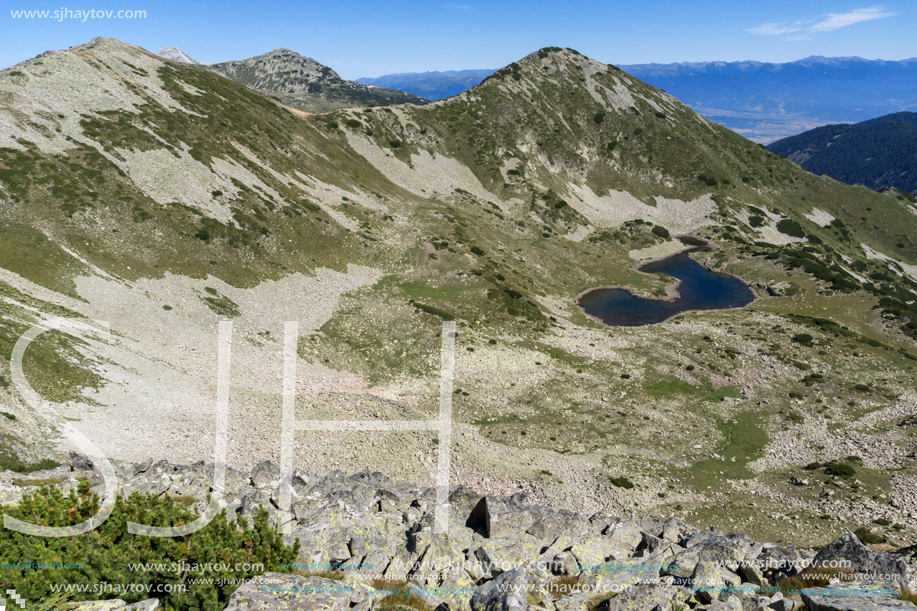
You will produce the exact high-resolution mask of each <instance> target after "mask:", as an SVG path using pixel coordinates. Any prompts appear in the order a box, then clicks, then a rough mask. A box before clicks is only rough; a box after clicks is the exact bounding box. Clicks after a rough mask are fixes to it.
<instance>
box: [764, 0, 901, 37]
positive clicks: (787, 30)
mask: <svg viewBox="0 0 917 611" xmlns="http://www.w3.org/2000/svg"><path fill="white" fill-rule="evenodd" d="M897 14H898V13H895V12H892V11H889V10H887V9H886V8H885V7H883V6H871V7H868V8H858V9H853V10H852V11H848V12H846V13H828V14H827V15H822V16H821V17H820V18H819V19H811V20H809V21H797V22H795V23H763V24H761V25H759V26H757V27H754V28H751V29H749V30H748V32H750V33H752V34H760V35H765V36H783V35H786V34H794V35H793V36H790V37H789V38H790V39H792V40H808V39H809V38H811V36H812V35H813V34H817V33H820V32H833V31H834V30H839V29H841V28H846V27H848V26H851V25H855V24H857V23H861V22H863V21H872V20H874V19H884V18H886V17H893V16H894V15H897Z"/></svg>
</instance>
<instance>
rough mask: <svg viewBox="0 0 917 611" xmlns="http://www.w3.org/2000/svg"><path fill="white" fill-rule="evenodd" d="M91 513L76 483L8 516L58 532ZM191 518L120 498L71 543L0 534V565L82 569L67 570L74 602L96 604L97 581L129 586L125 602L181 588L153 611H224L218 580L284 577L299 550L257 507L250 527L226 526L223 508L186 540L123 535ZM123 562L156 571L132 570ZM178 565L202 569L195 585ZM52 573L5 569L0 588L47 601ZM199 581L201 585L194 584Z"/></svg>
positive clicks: (91, 499) (162, 502) (166, 503)
mask: <svg viewBox="0 0 917 611" xmlns="http://www.w3.org/2000/svg"><path fill="white" fill-rule="evenodd" d="M98 507H99V499H98V496H97V495H95V494H92V493H91V491H90V484H89V483H88V482H82V483H80V485H79V489H78V491H74V492H73V493H71V494H70V495H69V496H64V494H63V493H62V492H61V491H60V490H58V489H56V488H51V487H43V488H41V489H40V490H38V491H37V492H35V493H33V494H27V495H25V496H23V497H22V500H21V501H20V502H19V505H18V506H17V507H14V508H11V509H8V510H7V511H8V513H9V514H10V515H12V516H13V517H15V518H18V519H20V520H24V521H27V522H29V523H34V524H39V525H42V526H57V527H59V526H70V525H73V524H77V523H79V522H82V521H84V520H86V519H88V518H89V517H91V516H92V515H94V514H95V513H96V512H97V511H98ZM196 517H197V516H196V515H195V514H194V513H193V512H191V511H190V510H188V509H184V508H182V507H181V505H180V504H177V503H176V501H175V500H173V499H172V498H170V497H168V496H162V497H159V496H157V495H153V494H140V493H136V492H135V493H133V494H131V495H130V497H128V499H127V500H124V499H123V498H122V497H120V496H119V497H118V499H117V502H116V504H115V507H114V510H113V511H112V514H111V516H109V518H108V519H107V520H106V521H105V522H103V523H102V524H101V525H99V526H98V527H97V528H96V529H95V530H93V531H91V532H88V533H86V534H83V535H79V536H76V537H36V536H30V535H24V534H22V533H18V532H15V531H12V530H6V529H3V530H2V531H0V562H20V561H22V560H23V559H24V558H27V559H29V560H28V561H29V562H35V563H54V562H61V559H62V558H63V559H65V561H66V562H70V563H73V564H74V565H76V566H78V567H81V568H73V569H69V570H67V571H66V573H67V574H66V580H67V583H68V584H72V585H74V586H78V587H85V588H86V592H85V593H81V594H78V595H77V597H76V599H77V600H93V599H97V598H99V595H98V593H95V594H94V593H93V592H92V587H93V586H94V585H96V584H100V583H103V582H105V583H118V584H121V585H122V586H132V589H127V588H125V589H124V591H123V593H120V595H119V598H122V599H123V600H125V601H126V602H127V603H129V604H130V603H133V602H138V601H140V600H143V599H145V598H148V594H147V593H146V591H145V590H144V588H146V587H149V586H152V585H153V584H164V585H172V586H177V585H179V584H182V583H183V584H185V586H186V590H185V591H184V592H182V591H181V590H180V589H179V588H163V590H162V591H163V592H166V591H169V593H167V594H166V595H165V596H164V597H163V598H161V599H160V606H161V607H163V608H165V609H174V610H176V611H192V610H194V611H199V610H201V611H202V610H205V609H222V608H224V607H225V606H226V604H227V602H228V600H229V596H230V595H231V594H232V592H233V591H234V590H235V589H236V587H237V586H236V585H231V586H223V587H214V586H213V585H212V583H215V582H216V581H217V580H223V581H224V582H225V583H235V582H236V580H240V579H244V578H251V577H254V576H255V575H256V574H258V573H261V572H264V571H278V572H289V571H288V570H287V569H285V568H284V567H285V565H288V564H289V563H292V562H294V561H295V559H296V556H297V553H298V545H297V546H286V545H284V543H283V538H282V537H281V535H280V534H279V533H278V532H277V531H276V530H275V529H274V527H273V526H271V525H270V523H269V521H268V513H267V511H266V510H264V509H263V508H262V509H261V510H260V511H259V513H258V515H257V516H256V517H255V518H254V521H253V525H252V526H249V525H248V521H247V520H241V521H240V522H241V523H236V522H235V521H230V520H229V519H228V518H227V516H226V511H225V510H223V511H221V512H220V513H219V514H218V515H217V516H216V517H215V518H214V519H213V521H211V522H210V524H208V525H207V526H206V527H205V528H203V529H202V530H199V531H197V532H196V533H194V534H191V535H188V536H185V537H174V538H159V537H143V536H137V535H131V534H128V532H127V524H126V523H127V522H128V521H133V522H139V523H141V524H149V525H151V526H160V527H162V526H176V525H179V524H187V523H189V522H191V521H193V520H194V519H196ZM237 562H239V563H251V564H262V565H263V569H262V570H260V571H258V572H257V573H255V572H253V571H251V570H249V571H246V572H243V571H235V570H233V569H235V563H237ZM128 563H131V564H133V563H137V564H147V565H158V566H160V567H162V568H154V569H152V570H150V571H131V570H130V569H129V567H128ZM223 563H226V564H227V565H228V566H229V567H230V568H229V570H224V569H223V568H222V566H215V565H216V564H220V565H222V564H223ZM178 565H192V566H193V565H197V566H199V567H206V568H204V570H202V571H199V572H198V571H196V572H195V573H194V574H193V576H194V577H195V578H196V579H197V583H192V582H190V581H188V580H187V579H186V577H187V576H186V575H183V572H182V571H175V570H174V569H173V568H172V566H178ZM55 573H57V571H23V572H18V571H7V572H5V575H4V582H5V583H6V584H7V585H5V586H4V588H7V587H11V588H15V589H16V590H17V591H18V592H19V594H20V595H22V596H24V597H25V598H27V599H28V600H32V601H38V600H45V599H48V598H50V596H51V586H52V585H55V584H56V583H60V581H59V580H60V577H61V576H60V575H57V574H55ZM211 580H213V581H211ZM204 581H206V584H205V583H201V582H204Z"/></svg>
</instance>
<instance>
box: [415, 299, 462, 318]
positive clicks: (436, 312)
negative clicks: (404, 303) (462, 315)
mask: <svg viewBox="0 0 917 611" xmlns="http://www.w3.org/2000/svg"><path fill="white" fill-rule="evenodd" d="M411 304H412V305H413V306H414V307H415V308H417V309H418V310H420V311H421V312H426V313H427V314H432V315H433V316H439V317H440V318H442V319H443V320H455V314H453V313H451V312H446V311H445V310H441V309H439V308H437V307H435V306H431V305H427V304H425V303H419V302H417V301H413V300H412V301H411Z"/></svg>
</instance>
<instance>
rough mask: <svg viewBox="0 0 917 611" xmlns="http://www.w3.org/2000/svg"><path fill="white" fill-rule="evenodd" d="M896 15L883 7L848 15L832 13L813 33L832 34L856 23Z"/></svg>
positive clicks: (857, 10) (813, 29)
mask: <svg viewBox="0 0 917 611" xmlns="http://www.w3.org/2000/svg"><path fill="white" fill-rule="evenodd" d="M894 15H897V13H893V12H891V11H887V10H885V8H884V7H881V6H873V7H870V8H858V9H854V10H852V11H850V12H847V13H830V14H828V15H825V16H824V18H823V19H822V20H821V21H819V22H818V23H816V24H815V25H813V26H812V31H813V32H831V31H832V30H839V29H841V28H846V27H847V26H848V25H854V24H856V23H860V22H861V21H872V20H873V19H884V18H885V17H892V16H894Z"/></svg>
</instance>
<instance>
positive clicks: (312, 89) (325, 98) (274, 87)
mask: <svg viewBox="0 0 917 611" xmlns="http://www.w3.org/2000/svg"><path fill="white" fill-rule="evenodd" d="M179 61H182V60H179ZM204 67H205V68H206V69H208V70H211V71H213V72H216V73H217V74H221V75H223V76H225V77H226V78H229V79H232V80H234V81H236V82H237V83H241V84H242V85H245V86H246V87H249V88H250V89H254V90H255V91H259V92H261V93H264V94H266V95H269V96H272V97H277V98H279V99H280V100H281V101H282V102H284V103H285V104H287V105H289V106H293V107H295V108H298V109H300V110H304V111H307V112H327V111H329V110H334V109H336V108H354V107H358V108H359V107H363V106H389V105H391V104H407V103H410V104H426V103H427V100H426V99H424V98H421V97H419V96H416V95H413V94H410V93H405V92H403V91H395V90H394V89H384V88H381V87H371V86H368V85H363V84H361V83H357V82H355V81H347V80H344V79H342V78H341V77H340V76H339V75H338V73H337V72H335V71H334V70H332V69H331V68H329V67H328V66H325V65H322V64H320V63H319V62H317V61H315V60H314V59H312V58H311V57H304V56H302V55H300V54H299V53H296V52H294V51H291V50H289V49H275V50H274V51H271V52H270V53H265V54H264V55H259V56H257V57H251V58H249V59H244V60H239V61H228V62H222V63H219V64H211V65H208V66H204Z"/></svg>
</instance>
